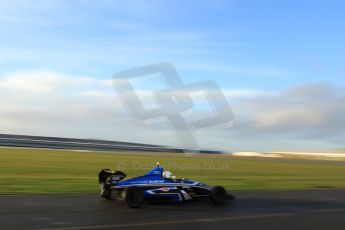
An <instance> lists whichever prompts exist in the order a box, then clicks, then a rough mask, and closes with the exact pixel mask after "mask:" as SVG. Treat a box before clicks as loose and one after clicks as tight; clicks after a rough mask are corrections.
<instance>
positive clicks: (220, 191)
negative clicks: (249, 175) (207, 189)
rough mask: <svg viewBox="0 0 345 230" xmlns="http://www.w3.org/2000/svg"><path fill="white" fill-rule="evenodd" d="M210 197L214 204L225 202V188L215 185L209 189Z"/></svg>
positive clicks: (226, 196)
mask: <svg viewBox="0 0 345 230" xmlns="http://www.w3.org/2000/svg"><path fill="white" fill-rule="evenodd" d="M210 199H211V201H212V202H213V203H214V204H225V202H226V200H227V199H228V195H227V193H226V190H225V188H224V187H222V186H215V187H213V188H212V190H211V194H210Z"/></svg>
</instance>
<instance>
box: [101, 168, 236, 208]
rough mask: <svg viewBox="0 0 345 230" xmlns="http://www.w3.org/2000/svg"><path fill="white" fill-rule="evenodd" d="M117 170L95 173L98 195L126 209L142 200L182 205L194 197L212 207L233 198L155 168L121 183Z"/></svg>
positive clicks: (214, 188) (219, 189)
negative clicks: (121, 204) (115, 201)
mask: <svg viewBox="0 0 345 230" xmlns="http://www.w3.org/2000/svg"><path fill="white" fill-rule="evenodd" d="M125 177H126V174H125V173H123V172H121V171H112V170H110V169H103V170H101V172H100V173H99V174H98V179H99V184H100V186H101V191H100V195H101V197H102V198H105V199H108V200H114V199H119V200H121V201H122V202H123V203H125V204H126V205H127V206H128V207H130V208H139V207H140V206H141V205H142V204H143V203H144V201H145V200H171V201H174V202H183V201H186V200H192V199H196V198H209V199H210V200H211V201H212V202H213V203H214V204H224V203H225V202H226V201H227V200H232V199H234V197H233V196H232V195H230V194H227V192H226V190H225V189H224V187H222V186H214V187H212V186H209V185H206V184H203V183H200V182H198V181H195V180H189V179H177V178H176V177H174V176H173V175H172V173H171V172H169V171H164V169H163V168H162V167H160V166H159V163H157V167H155V168H154V169H152V170H151V171H149V172H148V173H147V174H145V175H143V176H138V177H134V178H131V179H127V180H123V179H124V178H125Z"/></svg>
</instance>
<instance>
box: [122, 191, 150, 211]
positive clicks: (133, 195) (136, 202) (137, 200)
mask: <svg viewBox="0 0 345 230" xmlns="http://www.w3.org/2000/svg"><path fill="white" fill-rule="evenodd" d="M144 200H145V196H144V192H143V190H142V189H141V188H139V187H128V188H126V189H125V190H124V191H123V192H122V201H123V202H124V203H125V205H127V206H128V207H130V208H140V206H141V205H142V204H143V203H144Z"/></svg>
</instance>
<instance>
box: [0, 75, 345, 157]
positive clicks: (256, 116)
mask: <svg viewBox="0 0 345 230" xmlns="http://www.w3.org/2000/svg"><path fill="white" fill-rule="evenodd" d="M0 92H1V97H0V103H1V107H0V127H1V132H2V133H14V134H33V135H48V136H62V137H78V138H102V139H110V140H119V141H133V142H142V143H152V144H164V145H172V146H174V145H177V141H176V139H175V138H174V134H173V132H172V131H171V130H170V128H169V126H168V124H166V123H165V122H161V123H158V124H153V125H150V126H138V125H137V124H134V123H133V122H132V120H131V119H130V117H129V115H128V113H127V111H126V110H125V108H124V106H123V105H122V103H121V101H120V100H119V98H118V96H117V94H116V93H115V91H114V90H113V88H112V82H111V79H105V80H102V79H96V78H92V77H88V76H75V75H68V74H61V73H57V72H54V71H51V70H31V71H17V72H13V73H9V74H6V75H5V76H2V77H0ZM344 92H345V90H344V87H342V86H334V85H325V84H311V85H302V86H298V87H293V88H290V89H287V90H284V91H264V90H255V89H225V90H224V94H225V95H226V97H227V99H228V100H229V102H230V105H231V106H232V109H233V112H234V114H235V123H234V125H233V126H232V127H231V128H224V127H221V128H219V127H210V128H205V129H201V130H198V131H197V132H196V134H195V135H196V138H197V140H198V142H199V143H201V145H202V146H203V147H204V148H218V149H219V148H220V149H226V150H236V151H239V150H256V151H257V150H261V151H265V150H272V149H284V148H285V149H289V148H299V149H301V148H309V149H315V148H340V147H343V146H342V145H343V140H344V138H345V134H344V130H345V121H344V119H343V115H344V114H345V104H344V101H345V93H344ZM136 93H137V94H138V96H139V97H140V99H141V100H142V101H143V104H144V105H145V106H148V107H151V108H152V107H154V106H155V101H154V100H152V98H151V97H152V94H151V92H149V91H147V90H146V91H145V90H139V91H137V92H136ZM194 111H197V112H198V114H196V115H195V114H192V116H194V117H193V119H195V120H197V119H198V118H200V117H205V114H206V115H210V114H208V112H209V111H205V108H198V107H196V109H195V108H194ZM188 119H189V117H188Z"/></svg>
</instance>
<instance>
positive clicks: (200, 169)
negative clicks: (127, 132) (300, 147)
mask: <svg viewBox="0 0 345 230" xmlns="http://www.w3.org/2000/svg"><path fill="white" fill-rule="evenodd" d="M164 154H167V153H164ZM162 155H163V153H162ZM162 155H160V156H145V155H135V154H123V152H122V153H121V154H116V153H87V152H85V153H84V152H71V151H53V150H33V149H19V148H18V149H10V148H9V149H7V148H2V149H0V194H70V193H96V192H97V191H98V181H97V174H98V172H99V170H100V169H102V168H110V169H117V168H120V169H121V170H123V171H124V172H126V173H127V174H128V177H131V176H136V175H140V174H143V173H145V172H147V171H148V170H149V169H150V168H152V167H154V166H155V163H156V162H157V161H159V162H161V165H162V166H165V168H166V169H169V170H171V171H172V172H173V173H174V174H175V175H177V176H178V177H185V178H191V179H196V180H200V181H202V182H204V183H208V184H211V185H223V186H225V187H226V188H227V189H229V190H277V189H283V190H288V189H311V188H345V164H342V163H334V162H320V161H314V162H313V161H293V160H291V161H290V160H289V161H287V160H286V161H278V160H262V159H260V160H256V159H244V158H235V157H227V158H226V157H225V158H218V157H212V158H195V157H185V156H184V155H182V156H176V154H175V155H174V156H162Z"/></svg>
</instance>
